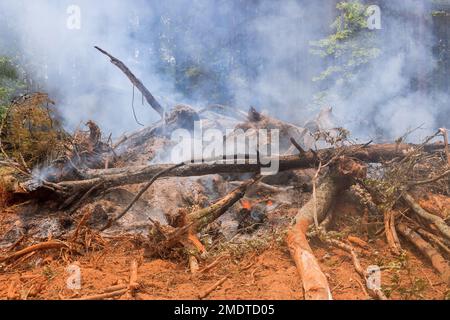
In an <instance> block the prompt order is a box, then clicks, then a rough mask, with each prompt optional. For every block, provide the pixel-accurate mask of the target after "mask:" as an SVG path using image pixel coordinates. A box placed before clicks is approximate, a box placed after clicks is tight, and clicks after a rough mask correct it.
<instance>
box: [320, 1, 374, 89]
mask: <svg viewBox="0 0 450 320" xmlns="http://www.w3.org/2000/svg"><path fill="white" fill-rule="evenodd" d="M336 8H337V9H338V10H339V11H340V12H341V14H340V16H339V17H337V18H336V20H335V21H334V23H333V24H332V25H331V27H332V29H333V30H334V31H335V32H334V33H333V34H331V35H330V36H328V37H327V38H325V39H322V40H319V41H313V42H312V43H311V52H312V53H313V54H316V55H319V56H320V57H322V58H325V59H327V60H328V61H329V63H330V65H329V66H328V68H327V69H325V70H324V71H323V72H322V73H321V74H320V75H319V76H317V77H315V78H314V79H313V80H314V81H323V80H332V81H335V82H336V83H345V82H351V81H352V80H354V79H355V78H356V75H357V74H358V72H359V71H360V70H361V69H362V67H363V66H364V65H367V64H368V63H369V62H371V61H372V60H373V59H375V58H377V57H378V56H379V55H380V53H381V51H380V49H379V48H377V46H376V37H375V34H374V32H372V31H370V30H368V29H367V18H368V16H367V7H366V6H365V5H363V4H361V3H360V2H359V1H353V2H341V3H339V4H338V5H337V6H336Z"/></svg>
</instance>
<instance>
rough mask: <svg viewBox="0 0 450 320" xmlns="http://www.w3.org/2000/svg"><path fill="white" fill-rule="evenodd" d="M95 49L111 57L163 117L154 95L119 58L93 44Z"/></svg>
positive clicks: (113, 62)
mask: <svg viewBox="0 0 450 320" xmlns="http://www.w3.org/2000/svg"><path fill="white" fill-rule="evenodd" d="M95 49H97V50H98V51H100V52H101V53H103V54H104V55H106V56H108V57H109V58H110V59H111V63H112V64H114V65H115V66H116V67H117V68H119V69H120V70H121V71H122V72H123V73H124V74H125V75H126V76H127V77H128V79H129V80H130V81H131V83H133V85H134V86H135V87H136V88H137V89H138V90H139V91H140V92H141V93H142V94H143V95H144V97H145V99H146V100H147V102H148V103H149V104H150V106H151V107H152V108H153V109H154V110H155V111H156V112H158V114H159V115H160V116H161V118H162V119H164V108H163V107H162V106H161V105H160V104H159V102H158V101H157V100H156V99H155V97H154V96H153V95H152V94H151V93H150V91H148V89H147V88H146V87H145V86H144V84H143V83H142V82H141V80H139V79H138V78H137V77H136V76H135V75H134V74H133V73H132V72H131V71H130V69H128V67H127V66H126V65H125V64H124V63H123V62H122V61H120V60H119V59H117V58H115V57H113V56H112V55H111V54H109V53H108V52H106V51H105V50H103V49H101V48H99V47H97V46H95Z"/></svg>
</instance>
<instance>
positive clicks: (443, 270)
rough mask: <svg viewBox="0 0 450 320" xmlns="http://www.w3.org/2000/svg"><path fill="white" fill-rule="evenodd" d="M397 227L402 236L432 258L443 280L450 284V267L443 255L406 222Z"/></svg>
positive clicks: (431, 260)
mask: <svg viewBox="0 0 450 320" xmlns="http://www.w3.org/2000/svg"><path fill="white" fill-rule="evenodd" d="M397 229H398V231H399V232H400V234H401V235H402V236H404V237H405V238H406V239H407V240H408V241H410V242H411V243H412V244H413V245H414V246H415V247H416V248H417V249H419V251H420V252H421V253H422V254H424V255H425V256H426V257H427V258H428V259H429V260H430V262H431V264H432V265H433V267H434V268H435V269H436V270H437V271H438V272H439V274H440V275H441V277H442V280H444V282H445V283H446V284H447V285H450V267H449V265H448V263H447V261H446V260H445V259H444V258H443V257H442V255H441V254H440V253H439V252H438V251H437V250H436V249H434V248H433V247H432V246H431V245H430V244H429V243H428V242H426V241H425V240H424V239H423V238H422V237H421V236H420V235H418V234H417V233H416V232H415V231H413V230H412V229H410V228H409V227H408V226H407V225H406V224H404V223H399V224H398V225H397Z"/></svg>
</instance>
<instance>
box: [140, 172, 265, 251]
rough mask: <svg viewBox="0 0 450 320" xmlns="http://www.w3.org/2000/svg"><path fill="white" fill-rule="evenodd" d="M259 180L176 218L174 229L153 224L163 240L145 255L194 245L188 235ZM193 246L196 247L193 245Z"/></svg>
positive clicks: (240, 196)
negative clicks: (205, 206)
mask: <svg viewBox="0 0 450 320" xmlns="http://www.w3.org/2000/svg"><path fill="white" fill-rule="evenodd" d="M260 179H261V177H259V176H258V177H255V178H254V179H251V180H248V181H246V182H244V183H243V184H242V185H241V186H239V187H238V188H236V189H234V190H233V191H232V192H230V193H229V194H228V195H226V196H225V197H223V198H222V199H220V200H218V201H217V202H215V203H214V204H212V205H211V206H209V207H207V208H204V209H200V210H198V211H195V212H193V213H191V214H186V215H185V216H180V217H176V218H178V219H176V221H177V222H175V223H174V224H175V227H164V228H162V227H160V226H159V225H158V224H157V223H154V227H156V229H158V231H159V232H160V233H163V236H164V240H163V242H162V243H160V244H158V245H155V246H153V247H152V248H148V250H147V253H146V255H147V256H153V255H155V254H160V255H161V253H165V252H167V251H169V250H170V249H171V248H173V247H174V246H176V245H177V244H179V243H182V244H184V245H185V246H188V247H191V245H192V244H194V243H193V241H192V238H191V237H189V236H190V235H193V234H196V233H197V232H200V231H201V230H202V229H203V228H205V227H206V226H207V225H209V224H210V223H212V222H214V221H215V220H217V219H218V218H220V217H221V216H222V215H223V214H224V213H225V212H227V210H228V209H229V208H231V207H232V206H233V205H234V204H235V203H236V202H238V201H239V200H240V199H242V198H243V197H244V195H245V193H246V192H247V189H248V188H249V187H250V186H252V185H253V184H255V183H257V182H258V181H259V180H260ZM163 229H168V230H170V233H169V234H166V233H165V231H164V230H163ZM187 243H188V244H187ZM194 246H195V247H197V246H196V245H195V244H194Z"/></svg>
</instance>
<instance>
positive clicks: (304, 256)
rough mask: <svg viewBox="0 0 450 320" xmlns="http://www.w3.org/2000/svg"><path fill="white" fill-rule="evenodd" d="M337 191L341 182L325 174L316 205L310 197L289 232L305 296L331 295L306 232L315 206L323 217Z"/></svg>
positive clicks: (312, 220) (306, 297) (292, 253)
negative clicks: (326, 176)
mask: <svg viewBox="0 0 450 320" xmlns="http://www.w3.org/2000/svg"><path fill="white" fill-rule="evenodd" d="M338 192H339V184H338V183H337V182H336V181H335V180H334V179H333V178H331V177H328V178H326V180H325V181H324V182H323V183H322V184H321V185H320V186H319V187H318V189H317V193H316V199H317V206H315V204H314V199H311V200H309V201H308V202H307V203H306V205H304V206H303V207H302V208H301V209H300V211H299V212H298V214H297V216H296V223H295V225H294V226H293V227H292V229H291V230H290V231H289V232H288V236H287V244H288V247H289V250H290V252H291V256H292V259H293V260H294V262H295V264H296V266H297V270H298V272H299V274H300V277H301V278H302V283H303V289H304V292H305V299H306V300H331V299H332V296H331V290H330V287H329V285H328V281H327V278H326V276H325V275H324V274H323V272H322V271H321V269H320V266H319V263H318V262H317V260H316V258H315V257H314V253H313V252H312V249H311V247H310V246H309V243H308V240H307V238H306V233H307V231H308V227H309V226H310V225H312V224H313V223H314V212H315V210H314V208H316V210H317V219H318V220H323V219H324V218H325V216H326V214H327V212H328V211H329V209H330V208H331V205H332V202H333V199H334V198H335V197H336V196H337V195H338Z"/></svg>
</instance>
